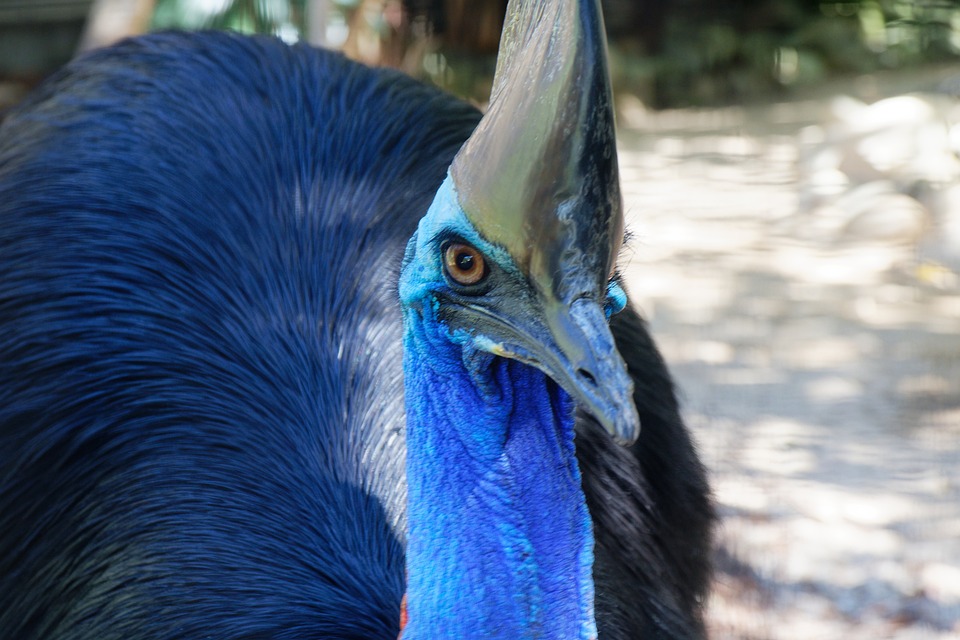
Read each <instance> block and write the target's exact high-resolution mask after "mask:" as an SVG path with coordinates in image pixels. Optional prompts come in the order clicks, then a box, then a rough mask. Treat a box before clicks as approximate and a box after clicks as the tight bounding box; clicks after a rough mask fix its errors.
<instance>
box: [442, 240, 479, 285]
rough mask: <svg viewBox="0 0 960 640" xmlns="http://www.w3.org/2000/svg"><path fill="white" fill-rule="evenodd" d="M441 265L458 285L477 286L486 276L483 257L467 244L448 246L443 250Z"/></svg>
mask: <svg viewBox="0 0 960 640" xmlns="http://www.w3.org/2000/svg"><path fill="white" fill-rule="evenodd" d="M443 263H444V265H445V266H446V268H447V273H448V274H449V275H450V277H451V278H453V280H454V282H456V283H458V284H462V285H471V284H477V283H478V282H480V281H481V280H483V278H484V276H486V275H487V265H486V263H485V262H484V260H483V255H482V254H481V253H480V252H479V251H477V250H476V249H474V248H473V247H471V246H470V245H468V244H460V243H458V242H451V243H450V244H448V245H447V246H446V247H445V248H444V249H443Z"/></svg>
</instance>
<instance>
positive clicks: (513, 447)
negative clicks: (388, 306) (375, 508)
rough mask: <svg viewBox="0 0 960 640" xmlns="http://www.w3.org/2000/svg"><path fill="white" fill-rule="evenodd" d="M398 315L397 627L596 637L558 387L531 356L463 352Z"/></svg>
mask: <svg viewBox="0 0 960 640" xmlns="http://www.w3.org/2000/svg"><path fill="white" fill-rule="evenodd" d="M427 313H429V310H428V311H427ZM411 315H413V314H408V317H407V319H406V320H407V322H406V335H405V344H404V347H405V352H404V370H405V385H406V405H407V482H408V491H409V494H408V517H409V527H410V528H409V537H408V546H407V573H408V576H407V613H408V625H407V626H406V628H405V630H404V633H403V640H420V639H422V638H430V639H435V638H578V639H583V640H586V639H587V638H595V637H596V625H595V622H594V614H593V576H592V566H593V532H592V526H591V523H590V518H589V514H588V512H587V507H586V503H585V501H584V496H583V492H582V490H581V486H580V472H579V469H578V467H577V461H576V456H575V451H574V443H573V435H574V433H573V411H572V409H573V407H572V403H571V401H570V399H569V397H568V396H567V395H566V394H565V393H564V392H563V391H562V390H561V389H560V388H559V387H557V386H556V385H555V384H554V383H553V382H551V381H550V380H548V379H547V378H546V376H544V375H543V374H542V373H541V372H539V371H537V370H536V369H534V368H532V367H529V366H527V365H524V364H521V363H519V362H516V361H512V360H506V359H502V358H494V357H492V356H489V355H487V354H483V353H478V352H474V351H470V348H469V347H464V346H462V345H460V344H456V342H455V341H453V340H451V338H450V336H449V335H448V334H447V332H446V330H445V329H444V328H443V327H442V326H441V325H439V324H436V323H435V322H433V321H431V320H429V319H427V320H425V319H424V318H422V317H419V316H417V317H415V318H411V317H410V316H411Z"/></svg>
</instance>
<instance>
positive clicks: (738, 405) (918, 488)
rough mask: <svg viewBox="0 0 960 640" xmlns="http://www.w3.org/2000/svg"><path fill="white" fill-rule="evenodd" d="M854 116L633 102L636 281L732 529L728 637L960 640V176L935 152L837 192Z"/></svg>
mask: <svg viewBox="0 0 960 640" xmlns="http://www.w3.org/2000/svg"><path fill="white" fill-rule="evenodd" d="M871 86H872V85H871ZM931 104H932V103H931ZM849 106H850V105H849V104H847V103H844V102H843V101H841V102H839V103H838V102H836V101H834V100H832V99H831V98H830V97H829V95H826V94H824V95H820V96H817V97H815V98H814V99H810V100H806V101H797V102H792V103H783V104H777V105H770V106H768V107H757V108H751V109H721V110H712V111H700V112H691V111H677V112H662V113H657V114H649V113H645V112H644V111H643V110H642V108H641V107H640V105H639V104H637V103H634V102H631V101H630V100H629V99H627V100H626V101H624V102H622V103H621V116H620V124H621V149H620V157H621V166H622V177H623V182H624V188H625V194H624V195H625V201H626V205H627V209H628V228H629V229H630V230H631V231H632V240H631V241H630V244H629V246H628V248H627V252H628V253H627V255H626V258H627V259H628V260H627V264H628V266H627V268H626V270H625V273H626V278H627V282H628V286H629V289H630V291H631V295H632V297H633V299H634V301H635V303H636V304H638V306H639V307H640V308H641V309H642V310H643V312H644V313H645V315H646V316H647V318H648V319H649V320H650V323H651V325H652V330H653V332H654V335H655V337H656V338H657V340H658V343H659V344H660V346H661V349H662V350H663V352H664V355H665V356H666V358H667V360H668V362H669V363H670V365H671V368H672V371H673V373H674V376H675V378H676V380H677V382H678V384H679V387H680V388H681V392H682V396H683V399H684V404H685V412H686V418H687V420H688V423H689V424H690V425H691V427H692V428H693V430H694V432H695V435H696V438H697V440H698V442H699V445H700V449H701V452H702V455H703V458H704V460H705V462H706V464H707V465H708V466H709V469H710V471H711V474H712V483H713V488H714V492H715V495H716V500H717V503H718V507H719V511H720V514H721V517H722V523H721V526H720V529H719V532H718V540H717V562H718V573H717V577H716V585H715V590H714V595H713V596H712V600H711V603H710V607H709V619H710V626H711V629H712V637H713V638H714V639H715V640H717V639H722V638H738V639H746V638H750V639H761V638H762V639H771V640H773V639H777V640H780V639H784V640H786V639H798V640H799V639H804V640H806V639H811V638H817V639H820V640H831V639H834V638H837V639H841V638H842V639H844V640H859V639H863V640H867V639H870V640H876V639H878V638H895V639H898V640H900V639H903V640H906V639H914V638H916V639H921V638H922V639H929V640H946V639H947V638H953V639H956V638H960V277H958V276H957V264H958V263H960V245H957V246H956V247H954V246H953V245H951V244H950V243H948V242H947V241H946V240H944V238H943V236H944V234H945V232H944V231H943V229H944V225H946V224H949V221H945V220H944V216H950V215H954V213H951V207H950V206H949V202H948V204H947V205H945V206H942V207H940V208H939V209H938V208H937V206H935V203H936V202H939V201H942V200H943V197H944V196H946V195H949V194H950V193H956V192H955V191H954V192H951V191H950V188H951V186H952V185H953V184H955V183H956V177H957V176H958V175H960V171H955V167H953V166H952V165H950V162H955V161H956V158H955V157H953V158H951V157H949V155H950V154H947V156H944V158H945V159H943V160H942V162H941V161H939V159H937V158H933V159H932V160H934V161H935V162H933V163H932V164H933V165H936V167H937V169H936V170H935V171H934V173H936V172H937V171H939V175H936V176H933V175H928V174H930V171H927V173H926V174H925V173H924V171H925V169H923V167H920V168H918V165H917V163H918V162H921V161H929V160H931V158H930V154H931V153H936V151H930V149H926V150H923V149H921V150H920V151H919V152H917V153H918V154H919V156H922V157H915V158H913V165H911V167H910V168H908V169H905V168H904V167H903V166H901V165H902V163H901V165H898V166H899V168H896V167H893V168H891V166H890V164H889V163H887V165H883V163H882V162H880V163H879V164H878V166H877V167H874V168H875V169H876V173H875V174H871V173H870V172H869V171H860V173H858V172H857V169H856V168H855V167H854V168H851V165H856V164H857V163H856V162H851V161H849V160H850V159H849V158H847V160H846V161H838V162H834V164H833V165H831V167H832V169H831V170H834V171H835V174H833V175H836V171H837V169H838V167H839V170H840V172H846V173H845V175H844V176H841V180H839V182H840V184H839V186H838V185H837V184H833V185H832V186H831V185H830V184H827V186H823V183H824V182H826V183H830V182H831V180H830V179H827V180H824V179H822V175H820V174H821V173H822V171H821V172H820V173H818V171H820V169H822V168H823V167H822V166H820V167H819V168H818V167H813V166H812V165H811V161H810V158H811V157H815V156H816V155H817V153H819V152H821V151H823V150H824V149H827V150H831V149H829V148H830V147H831V146H832V147H843V145H845V144H847V146H848V147H849V140H848V139H846V138H845V137H844V134H843V132H842V131H840V129H838V128H837V125H836V121H837V120H838V118H837V111H841V112H842V111H843V110H844V108H846V107H849ZM903 106H904V105H901V107H903ZM909 106H910V105H909V104H908V105H906V107H909ZM913 106H916V105H913ZM894 111H896V110H894ZM901 111H904V110H903V109H901ZM906 111H909V109H906ZM847 115H849V114H847ZM894 115H896V114H894ZM901 115H903V114H901ZM927 115H928V116H930V119H931V120H933V121H937V122H940V120H942V118H941V116H942V115H943V114H942V112H937V113H934V114H933V115H930V114H929V113H928V114H927ZM864 117H865V116H864ZM903 117H907V118H909V117H912V116H909V115H903ZM842 119H843V118H840V120H842ZM881 119H882V118H881ZM847 120H848V121H853V122H855V123H856V122H859V121H862V118H861V115H858V114H854V116H853V117H852V118H847ZM894 121H895V122H893V123H892V124H890V123H887V124H890V126H889V127H888V126H887V125H886V124H884V125H883V126H881V127H879V129H882V130H883V131H881V133H884V134H886V133H888V132H889V131H891V130H893V131H896V130H897V126H898V123H897V122H896V117H894ZM817 123H819V124H820V125H822V126H820V127H819V128H816V129H810V128H809V125H811V124H817ZM830 123H833V124H830ZM881 124H883V123H881ZM937 126H941V127H942V123H941V124H939V125H937ZM900 128H901V129H903V127H900ZM940 130H941V129H935V130H933V139H934V140H937V139H938V134H937V131H940ZM838 131H840V132H839V133H838ZM875 133H876V131H872V133H870V135H873V134H875ZM901 133H902V135H904V136H907V138H909V139H910V140H913V139H916V138H917V136H918V135H920V134H917V132H916V131H915V130H914V129H910V128H908V130H906V131H901ZM927 133H929V132H927ZM947 133H948V130H944V134H943V135H940V136H939V140H940V142H941V143H945V141H946V139H947V137H948V135H947ZM857 140H858V141H860V142H862V141H863V136H861V137H860V138H857ZM910 140H907V141H906V142H905V141H904V140H899V141H898V140H892V141H890V140H888V141H887V142H886V143H884V144H881V145H880V147H881V148H883V149H891V148H893V149H902V147H903V146H904V144H906V143H907V142H910ZM831 151H832V150H831ZM844 153H845V152H844V151H843V149H841V151H840V152H839V153H838V154H836V153H835V154H834V156H843V155H844ZM847 155H849V154H847ZM834 156H831V157H834ZM855 159H856V158H855ZM860 160H863V158H860ZM844 162H846V164H844ZM813 164H816V162H814V163H813ZM822 164H823V163H822V162H821V165H822ZM828 164H829V163H828ZM861 164H862V163H861ZM927 164H931V163H930V162H927ZM828 168H829V167H828ZM868 168H869V167H868ZM861 169H863V167H861ZM908 174H909V175H908ZM844 180H846V182H844ZM834 182H837V181H834ZM881 183H882V184H881ZM857 189H859V191H857ZM871 189H872V191H871ZM878 189H879V191H878ZM917 191H921V192H923V194H925V195H924V196H922V197H921V196H918V200H911V199H909V198H908V197H907V196H906V195H904V194H905V193H908V192H909V193H913V194H914V195H916V192H917ZM864 192H866V193H865V194H864ZM878 194H879V195H878ZM844 198H846V199H847V200H850V199H851V198H852V199H853V200H854V201H855V202H854V203H853V204H850V203H849V202H847V201H845V200H843V199H844ZM858 198H859V200H858ZM864 198H866V201H865V202H864ZM938 198H939V200H938ZM930 202H934V204H929V203H930ZM952 211H953V212H955V213H958V214H960V207H956V208H953V209H952ZM954 222H956V219H955V220H954ZM954 250H955V251H954ZM953 257H956V258H957V260H956V261H955V262H953V261H951V260H952V258H953Z"/></svg>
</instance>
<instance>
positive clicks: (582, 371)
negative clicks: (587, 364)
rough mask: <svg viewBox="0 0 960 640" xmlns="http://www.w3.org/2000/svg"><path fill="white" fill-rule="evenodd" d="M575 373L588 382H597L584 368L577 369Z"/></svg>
mask: <svg viewBox="0 0 960 640" xmlns="http://www.w3.org/2000/svg"><path fill="white" fill-rule="evenodd" d="M577 375H578V376H580V377H581V378H583V379H584V380H585V381H586V382H587V383H589V384H592V385H595V384H597V378H596V377H595V376H594V375H593V374H592V373H590V372H589V371H587V370H586V369H577Z"/></svg>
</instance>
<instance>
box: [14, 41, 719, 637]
mask: <svg viewBox="0 0 960 640" xmlns="http://www.w3.org/2000/svg"><path fill="white" fill-rule="evenodd" d="M478 119H479V114H478V113H477V112H476V111H475V110H474V109H472V108H471V107H469V106H467V105H465V104H463V103H461V102H459V101H457V100H455V99H453V98H450V97H448V96H446V95H444V94H442V93H440V92H438V91H436V90H433V89H430V88H427V87H424V86H422V85H420V84H417V83H415V82H414V81H412V80H409V79H407V78H405V77H403V76H400V75H399V74H396V73H393V72H389V71H377V70H370V69H367V68H364V67H361V66H359V65H356V64H353V63H350V62H348V61H346V60H345V59H343V58H342V57H340V56H339V55H336V54H331V53H325V52H321V51H316V50H312V49H309V48H307V47H292V48H291V47H287V46H285V45H282V44H281V43H279V42H277V41H274V40H270V39H250V38H243V37H239V36H232V35H223V34H219V35H218V34H205V35H200V36H187V35H176V34H164V35H156V36H151V37H148V38H144V39H140V40H136V41H131V42H127V43H124V44H122V45H120V46H119V47H117V48H115V49H113V50H110V51H104V52H99V53H95V54H93V55H92V56H89V57H87V58H85V59H82V60H80V61H78V62H76V63H74V64H73V65H71V66H70V67H69V68H68V69H66V70H65V71H63V72H61V73H60V74H58V75H57V76H56V77H54V78H53V79H51V81H50V82H48V83H47V84H46V85H44V87H42V88H41V90H40V91H39V92H38V93H37V94H35V95H34V96H33V97H32V98H31V99H29V100H28V101H27V103H26V104H24V105H22V106H21V107H20V108H19V109H18V110H16V111H14V112H13V113H11V114H10V115H9V117H8V118H7V119H6V121H5V122H4V123H3V125H2V128H0V630H2V631H0V637H3V638H11V639H13V638H16V639H18V640H29V639H32V638H44V639H47V638H64V639H72V638H78V639H80V638H83V639H97V640H109V639H112V638H117V639H121V638H122V639H125V640H126V639H137V638H144V639H148V638H185V639H186V638H190V639H195V638H224V639H226V638H231V639H241V638H244V639H253V638H278V639H279V638H391V639H392V638H395V637H396V635H397V632H398V628H399V627H398V625H399V607H400V599H401V597H402V595H403V591H404V560H403V535H404V533H403V532H404V530H405V519H404V518H405V517H404V509H405V505H404V500H405V488H404V465H403V460H404V439H403V424H404V419H403V385H402V362H401V331H402V328H401V320H400V313H399V307H398V303H397V300H396V298H397V295H396V281H397V274H398V271H399V265H400V261H401V257H402V253H403V248H404V246H405V244H406V242H407V239H408V238H409V236H410V235H411V234H412V232H413V230H414V229H415V227H416V224H417V221H418V220H419V218H420V216H421V215H423V213H424V212H425V211H426V209H427V207H428V206H429V204H430V202H431V198H432V197H433V194H434V192H435V191H436V189H437V187H438V185H439V184H440V182H441V180H442V179H443V176H444V173H445V171H446V169H447V167H448V165H449V164H450V161H451V160H452V158H453V155H454V154H455V152H456V151H457V149H458V148H459V146H460V145H461V144H462V142H463V141H464V140H465V139H466V137H467V136H468V135H469V134H470V132H471V131H472V129H473V127H474V126H475V125H476V123H477V121H478ZM614 327H615V334H616V335H618V341H619V343H620V349H621V352H622V353H623V355H624V357H625V359H626V360H627V362H628V364H629V365H630V367H631V372H632V373H633V374H634V375H635V377H636V379H637V396H636V397H637V400H638V407H639V409H640V415H641V419H642V421H643V428H644V431H643V433H642V435H641V438H640V441H639V442H638V443H637V445H636V446H635V447H634V449H633V450H623V449H618V448H617V447H616V446H615V445H613V444H612V442H611V441H610V440H609V438H608V437H607V436H606V435H605V434H604V433H603V432H602V430H600V429H599V428H598V427H595V426H594V425H592V423H590V422H583V423H582V425H581V427H582V431H581V434H580V438H579V442H578V447H579V450H578V457H579V458H580V462H581V465H582V467H583V469H584V478H585V480H584V482H585V493H586V496H587V500H588V504H589V506H590V510H591V513H592V515H593V517H594V521H595V526H596V529H597V534H596V535H597V545H598V550H597V566H596V570H595V574H596V577H597V599H598V602H597V609H598V613H597V617H598V624H599V627H600V633H601V637H603V638H634V637H641V636H642V637H645V638H659V637H664V638H666V637H694V636H696V635H697V634H698V633H700V629H701V623H700V621H699V605H698V602H697V601H698V599H699V597H700V596H702V594H703V593H704V590H705V584H706V579H707V574H706V567H707V558H706V555H707V542H708V535H709V524H710V521H711V518H712V515H711V510H710V507H709V503H708V500H707V496H706V483H705V480H704V477H703V471H702V468H701V466H700V464H699V463H698V461H697V459H696V456H695V454H694V452H693V449H692V447H691V445H690V442H689V439H688V436H687V434H686V431H685V430H684V427H683V425H682V423H681V422H680V420H679V417H678V414H677V409H676V403H675V400H674V396H673V391H672V388H671V383H670V381H669V378H668V375H667V373H666V369H665V368H664V366H663V363H662V362H661V360H660V358H659V356H658V355H657V353H656V350H655V349H654V347H653V345H652V343H651V342H650V339H649V336H648V335H647V333H646V330H645V329H644V328H643V326H642V324H641V323H640V321H639V319H638V318H637V317H636V316H635V314H633V313H632V312H627V313H625V314H624V315H623V316H621V317H619V318H618V319H616V320H615V323H614ZM581 445H582V446H581ZM641 632H642V633H641Z"/></svg>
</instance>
